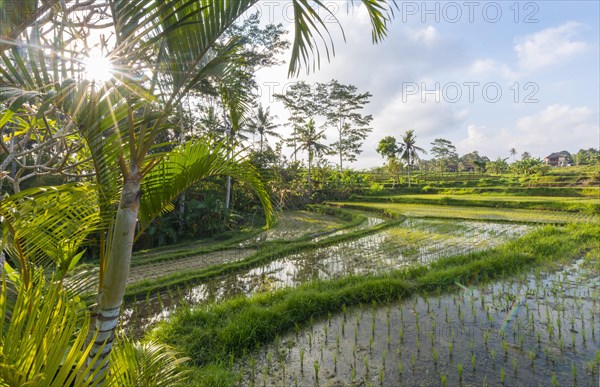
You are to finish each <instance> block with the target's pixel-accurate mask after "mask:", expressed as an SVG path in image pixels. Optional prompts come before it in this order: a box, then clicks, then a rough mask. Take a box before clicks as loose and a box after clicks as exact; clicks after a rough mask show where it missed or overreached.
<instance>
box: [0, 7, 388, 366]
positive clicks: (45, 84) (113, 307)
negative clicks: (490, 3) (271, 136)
mask: <svg viewBox="0 0 600 387" xmlns="http://www.w3.org/2000/svg"><path fill="white" fill-rule="evenodd" d="M20 2H21V0H6V1H5V2H4V3H3V10H9V9H10V10H12V12H16V13H17V14H16V17H13V18H7V19H4V20H9V22H10V20H13V19H14V20H17V21H18V23H19V24H18V26H17V25H15V31H22V34H20V35H18V36H13V35H14V34H12V33H11V34H9V36H8V38H7V39H3V40H2V45H0V60H1V63H2V66H0V84H1V85H2V88H1V89H2V93H1V94H0V106H3V109H2V112H1V115H0V122H2V125H4V124H5V123H6V122H8V120H9V119H10V116H11V115H13V114H14V113H15V112H16V111H18V110H19V109H22V108H24V107H28V108H33V109H35V110H36V111H37V112H38V114H40V115H44V114H56V115H60V116H61V117H63V118H64V117H66V121H67V122H68V123H67V124H66V125H69V126H72V127H75V128H76V129H77V133H78V134H79V136H81V139H82V141H83V143H84V144H85V146H86V151H87V152H88V154H89V156H90V160H91V161H90V172H91V173H92V174H93V176H94V178H93V182H92V183H90V184H87V185H86V188H85V190H87V191H89V190H92V191H93V192H94V199H95V200H89V201H88V206H89V208H92V209H94V211H96V215H95V218H94V216H91V217H90V219H88V220H89V224H90V226H89V229H90V230H92V229H96V228H97V229H99V230H100V239H101V242H100V247H101V249H100V265H99V266H100V267H99V275H98V279H99V280H98V293H99V295H98V304H97V308H96V324H95V334H94V342H93V343H92V346H91V349H90V350H89V353H88V365H90V366H91V367H92V372H96V371H97V370H98V369H99V370H100V371H99V372H98V373H96V375H98V374H99V375H105V373H104V370H106V369H108V367H109V365H108V364H109V362H108V359H109V355H110V353H111V350H112V342H113V340H114V338H115V329H116V327H117V325H118V321H119V316H120V309H121V305H122V302H123V295H124V291H125V284H126V281H127V277H128V274H129V268H130V261H131V254H132V246H133V242H134V239H135V236H136V231H137V229H136V226H137V225H138V223H139V225H140V226H141V228H143V227H144V225H147V224H149V221H150V220H151V219H152V218H154V217H156V216H158V215H159V214H161V213H162V212H164V211H168V210H170V209H172V204H171V203H172V201H173V199H175V198H176V197H177V196H178V195H179V194H181V193H182V192H183V191H184V190H185V189H186V188H187V187H189V186H190V185H191V184H194V183H195V182H197V181H199V180H200V179H203V178H206V177H210V176H215V175H225V176H232V177H234V178H236V179H239V180H242V181H245V182H247V183H248V184H249V185H250V186H251V187H252V188H253V189H254V191H255V192H256V193H257V195H258V197H259V199H260V200H261V202H262V204H263V207H264V210H265V216H266V218H267V226H268V225H269V222H270V219H271V215H272V206H271V204H270V201H269V198H268V195H267V192H266V190H265V188H264V186H263V184H262V181H261V179H260V175H259V174H258V172H257V171H256V169H254V168H253V167H252V166H251V165H250V163H248V162H247V161H245V160H244V158H243V157H241V154H240V153H234V154H233V155H230V154H229V153H230V151H231V148H230V147H229V146H227V144H223V143H220V142H218V141H215V140H213V139H211V138H203V139H199V140H196V141H194V142H191V143H186V144H183V145H181V146H179V147H175V148H173V149H172V150H171V151H166V152H165V151H163V149H164V148H165V146H164V145H165V144H160V143H159V139H161V138H162V137H161V135H163V134H165V133H169V132H170V131H172V130H174V129H175V128H176V120H175V119H174V115H175V111H176V109H177V107H178V106H179V104H180V103H181V101H182V99H183V98H185V96H186V94H187V93H188V91H190V90H192V89H193V88H194V87H195V86H196V85H198V84H199V83H200V82H201V81H202V80H204V79H207V78H210V77H219V78H221V79H227V74H228V73H230V72H232V71H233V69H232V65H231V64H232V63H233V62H234V58H235V55H236V52H237V50H236V47H237V46H238V42H237V40H236V39H235V38H233V39H231V41H229V42H228V43H227V44H225V45H224V46H222V47H221V46H220V47H219V50H218V51H216V50H214V49H213V47H214V44H215V42H216V41H217V39H218V38H219V37H220V36H221V35H222V34H223V33H224V31H226V30H227V29H228V28H229V27H230V26H231V25H232V23H234V22H235V20H236V19H237V18H238V17H239V16H240V15H242V14H243V13H244V12H246V11H247V10H248V9H249V8H250V7H251V6H253V5H254V4H255V3H256V2H257V0H166V1H165V0H150V1H148V0H108V1H107V2H106V3H107V4H108V7H106V4H104V3H102V4H98V5H97V6H96V3H94V2H92V3H90V4H88V3H80V2H72V1H64V2H60V3H59V2H40V3H37V2H35V1H28V2H27V4H28V7H20V6H19V4H20ZM291 2H292V5H293V10H294V27H295V34H294V44H293V48H292V58H291V61H290V67H289V74H290V75H294V74H297V73H298V72H299V71H300V69H301V68H302V67H305V68H307V69H308V68H310V67H311V64H312V66H313V68H314V67H315V66H316V65H317V64H318V63H320V50H319V49H320V48H321V50H322V49H324V50H325V52H326V55H327V58H328V59H329V57H330V55H331V54H332V53H333V42H332V41H331V37H330V35H329V31H328V30H327V25H326V23H325V20H324V19H323V17H322V16H321V15H319V13H318V12H317V9H323V10H327V7H326V6H325V4H323V3H322V1H320V0H314V1H309V0H292V1H291ZM51 3H52V4H51ZM361 3H362V4H363V6H364V7H365V9H366V10H367V12H368V14H369V16H370V19H371V22H372V26H373V39H374V40H375V41H379V40H381V39H382V38H383V37H384V36H385V33H386V30H387V24H388V21H389V20H390V19H391V14H392V13H391V11H392V9H391V7H392V6H393V3H388V2H386V1H384V0H362V1H361ZM80 4H85V7H84V8H81V9H80V8H78V7H79V6H80ZM34 5H35V6H34ZM32 9H33V11H32ZM19 12H23V14H19ZM73 12H88V14H92V16H93V13H101V14H102V15H104V16H106V17H105V18H101V20H102V21H101V22H102V23H105V24H103V25H102V28H104V29H107V30H108V31H109V32H110V33H112V34H113V36H112V38H110V39H106V38H103V37H101V38H100V43H99V45H100V49H101V50H103V52H104V53H105V54H106V58H107V60H108V61H110V62H111V63H112V66H113V68H114V71H113V78H112V79H111V80H109V81H105V82H97V81H90V80H85V79H82V77H81V76H80V74H81V72H82V71H83V70H82V69H81V67H82V61H83V59H85V58H82V57H81V50H80V48H81V47H83V48H84V50H83V52H86V50H87V48H88V47H89V45H90V42H85V41H84V42H80V41H79V40H80V39H82V38H81V37H82V36H85V34H81V32H80V31H81V28H84V29H85V28H86V27H95V26H93V25H92V26H90V25H89V24H90V23H91V22H90V21H89V20H92V19H91V18H90V19H85V20H88V21H87V23H88V25H87V26H86V25H83V26H82V25H81V23H78V22H77V21H76V20H74V18H73V17H72V16H73V15H72V13H73ZM92 12H93V13H92ZM332 16H334V17H335V15H332ZM106 20H108V23H106V22H105V21H106ZM57 21H58V22H57ZM15 23H17V22H15ZM99 23H100V22H99ZM3 28H5V26H3ZM69 31H70V35H68V36H67V35H65V34H66V33H67V32H69ZM109 46H110V47H109ZM57 189H58V190H59V191H60V192H61V194H62V195H65V197H66V196H68V195H69V193H68V191H67V190H62V189H61V188H57ZM82 190H83V189H82ZM75 191H76V190H74V191H73V192H75ZM49 192H50V191H49ZM32 194H33V193H32ZM51 194H52V193H49V194H48V195H51ZM21 195H23V197H25V196H26V195H27V192H22V193H21ZM73 195H75V193H73ZM33 196H35V197H34V200H32V201H31V203H32V205H31V206H30V210H31V211H36V208H37V205H36V203H39V202H44V200H46V199H45V198H44V194H43V193H40V192H36V193H35V195H33ZM64 200H65V202H64V203H67V202H68V201H69V200H71V199H64ZM46 201H47V200H46ZM78 203H81V202H78ZM16 205H20V206H21V207H23V206H24V204H23V203H17V204H16ZM8 207H10V206H8ZM73 208H76V207H75V206H74V207H73ZM77 208H81V207H77ZM61 211H64V208H63V206H62V205H57V206H55V207H52V206H50V205H48V207H47V210H46V212H44V213H43V214H38V216H42V217H44V218H45V217H47V218H48V219H56V218H57V214H60V213H61ZM8 219H9V220H10V219H11V218H10V217H9V218H8ZM36 221H38V222H40V224H41V225H43V226H41V227H42V228H43V227H47V230H46V232H44V233H43V236H41V237H39V238H37V239H36V237H35V236H34V235H32V233H28V232H26V231H23V230H22V229H21V227H27V226H26V221H23V219H21V218H18V219H14V221H7V222H5V224H6V225H7V226H6V230H7V231H6V233H5V234H6V235H8V237H7V238H4V239H5V240H6V241H7V243H9V244H11V245H12V247H11V248H9V249H8V251H12V253H13V261H19V262H21V263H22V265H21V266H22V269H23V270H27V269H26V267H27V266H28V262H27V260H28V259H29V257H30V256H29V254H28V253H27V251H24V250H22V249H21V250H20V246H25V245H26V246H28V247H27V248H28V249H30V250H32V251H33V252H34V253H35V254H38V255H40V256H42V255H43V256H48V257H49V258H50V259H52V257H56V256H55V255H52V254H51V252H49V251H48V247H43V246H46V245H52V243H58V242H57V241H58V240H59V239H60V238H62V237H63V236H64V235H62V234H60V235H53V234H54V233H53V230H54V227H55V226H56V225H55V223H54V222H53V221H52V220H48V221H47V222H46V223H44V221H43V219H37V218H36ZM80 221H81V219H80V218H79V217H78V216H76V215H74V216H71V217H66V218H64V219H63V220H61V221H60V222H59V224H60V227H62V228H61V230H63V231H64V233H65V235H66V234H68V230H71V229H72V226H73V224H78V222H80ZM61 222H62V223H61ZM69 223H72V224H69ZM67 224H69V225H67ZM11 227H12V228H11ZM32 238H33V239H32ZM46 238H47V239H46ZM57 238H58V239H57ZM46 242H48V243H46ZM38 243H39V244H40V246H42V247H40V248H39V250H40V251H38V250H36V248H37V247H36V245H37V244H38ZM73 254H74V251H73V249H71V250H68V251H67V253H66V256H65V257H67V258H63V259H62V261H61V263H59V264H58V266H59V267H60V268H62V269H64V268H65V267H66V268H67V269H68V268H70V267H71V266H72V263H73V262H74V260H75V259H76V257H74V256H73ZM69 257H70V258H69ZM63 261H64V262H63ZM65 265H66V266H65Z"/></svg>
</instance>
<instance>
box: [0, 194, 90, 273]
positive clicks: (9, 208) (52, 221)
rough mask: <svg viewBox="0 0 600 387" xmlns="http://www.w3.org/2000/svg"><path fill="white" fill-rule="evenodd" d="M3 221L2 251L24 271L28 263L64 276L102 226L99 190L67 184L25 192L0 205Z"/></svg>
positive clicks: (0, 215)
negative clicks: (91, 236) (89, 238)
mask: <svg viewBox="0 0 600 387" xmlns="http://www.w3.org/2000/svg"><path fill="white" fill-rule="evenodd" d="M0 221H1V225H2V227H3V234H2V235H3V238H2V245H3V246H2V247H3V248H4V249H5V250H6V251H7V252H8V254H9V256H10V257H12V258H13V261H14V263H15V264H17V265H18V266H19V267H20V269H21V270H22V271H23V270H24V271H27V264H25V262H26V261H27V262H32V263H34V264H36V265H41V266H44V267H47V268H53V269H55V270H57V271H58V272H60V273H61V274H62V275H63V276H64V275H65V274H66V273H67V272H68V271H69V270H71V269H72V268H73V267H74V265H75V264H76V263H77V261H78V260H79V258H80V257H81V253H82V251H81V248H82V247H83V246H84V245H85V244H86V242H87V238H88V235H89V234H90V233H92V232H94V231H97V230H98V229H99V228H100V226H101V222H100V217H99V210H98V206H97V193H96V189H95V187H94V186H92V185H90V184H66V185H62V186H58V187H44V188H32V189H29V190H26V191H22V192H21V193H19V194H16V195H11V196H9V197H8V198H6V199H4V200H2V201H1V202H0Z"/></svg>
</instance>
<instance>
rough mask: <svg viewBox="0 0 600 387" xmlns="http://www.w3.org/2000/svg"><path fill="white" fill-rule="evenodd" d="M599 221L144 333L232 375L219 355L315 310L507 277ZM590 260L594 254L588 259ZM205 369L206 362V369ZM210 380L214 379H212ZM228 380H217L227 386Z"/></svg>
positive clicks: (564, 254) (594, 235)
mask: <svg viewBox="0 0 600 387" xmlns="http://www.w3.org/2000/svg"><path fill="white" fill-rule="evenodd" d="M598 238H600V223H590V224H577V225H575V224H569V225H567V226H565V227H558V226H546V227H543V228H541V229H538V230H536V231H534V232H532V233H530V234H528V235H526V236H524V237H521V238H519V239H517V240H514V241H511V242H508V243H506V244H504V245H502V246H500V247H496V248H493V249H490V250H485V251H481V252H477V253H472V254H468V255H460V256H454V257H449V258H444V259H440V260H439V261H437V262H434V263H432V264H431V265H430V266H428V267H425V266H415V267H411V268H409V269H406V270H402V271H394V272H392V273H389V274H386V275H367V276H351V277H346V278H342V279H336V280H330V281H315V282H311V283H307V284H304V285H302V286H300V287H297V288H288V289H282V290H279V291H275V292H271V293H265V294H260V295H257V296H253V297H251V298H236V299H233V300H229V301H226V302H222V303H218V304H213V305H208V306H205V307H196V308H194V309H189V308H182V309H180V310H179V311H178V312H177V313H175V314H174V315H173V316H172V317H171V319H170V321H169V322H163V323H161V324H160V325H159V327H158V329H156V330H154V331H153V332H151V334H149V336H150V337H152V338H154V339H158V340H160V341H163V342H166V343H168V344H170V345H173V346H175V348H177V349H178V350H179V351H181V352H182V353H183V355H185V356H188V357H190V358H191V365H192V366H193V367H192V368H194V370H195V371H194V372H196V374H197V375H198V377H200V375H203V374H204V372H205V370H206V371H207V372H208V371H210V374H211V375H220V377H222V378H224V379H219V380H225V379H226V380H227V381H229V382H230V381H231V380H235V376H234V374H235V371H233V370H232V369H231V368H229V365H228V363H227V360H226V359H229V358H230V356H232V355H233V356H234V357H239V356H244V354H247V353H248V352H249V351H251V350H253V349H254V348H256V347H258V346H260V345H261V344H264V343H268V342H271V341H273V340H274V339H275V337H276V336H280V335H282V334H284V333H286V332H290V331H291V330H292V329H294V327H295V325H296V324H299V325H306V324H308V323H309V321H311V320H312V319H314V318H316V317H318V316H324V315H326V314H327V313H336V312H339V311H341V310H342V307H343V306H351V305H356V304H359V303H363V304H364V303H371V302H386V301H390V300H394V299H398V298H403V297H406V296H409V295H411V294H415V293H423V292H434V291H435V292H437V291H446V290H453V289H455V288H456V287H457V285H456V283H457V282H460V283H468V281H470V280H472V279H473V278H474V277H477V278H478V281H479V282H482V281H489V280H491V279H494V278H498V277H504V276H509V275H514V274H516V273H519V272H522V271H523V270H525V269H528V268H529V267H531V266H533V265H545V264H550V265H551V264H554V263H556V262H566V261H568V260H570V259H572V258H574V257H578V256H581V255H583V254H585V252H586V251H594V250H591V249H593V248H594V247H595V248H596V249H597V244H598V242H597V241H598ZM596 259H597V257H596ZM207 367H208V368H207ZM213 382H214V383H215V385H217V384H216V383H219V381H217V380H215V381H213ZM229 382H225V381H224V382H223V383H224V384H229Z"/></svg>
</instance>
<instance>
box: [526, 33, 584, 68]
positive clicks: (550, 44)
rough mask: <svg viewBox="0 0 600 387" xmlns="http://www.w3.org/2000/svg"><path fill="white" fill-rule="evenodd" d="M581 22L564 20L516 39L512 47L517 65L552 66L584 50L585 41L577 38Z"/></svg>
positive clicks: (531, 66)
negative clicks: (559, 23)
mask: <svg viewBox="0 0 600 387" xmlns="http://www.w3.org/2000/svg"><path fill="white" fill-rule="evenodd" d="M580 27H581V24H579V23H576V22H566V23H564V24H562V25H560V26H558V27H555V28H547V29H545V30H542V31H539V32H536V33H534V34H531V35H527V36H524V37H521V38H517V39H516V44H515V46H514V49H515V51H516V53H517V56H518V57H519V66H520V67H521V68H523V69H524V70H528V71H533V70H538V69H541V68H544V67H548V66H552V65H555V64H558V63H561V62H564V61H567V60H568V59H569V58H571V57H573V56H575V55H577V54H579V53H581V52H583V51H585V50H586V49H587V47H588V45H587V43H586V42H584V41H581V40H577V30H578V29H579V28H580Z"/></svg>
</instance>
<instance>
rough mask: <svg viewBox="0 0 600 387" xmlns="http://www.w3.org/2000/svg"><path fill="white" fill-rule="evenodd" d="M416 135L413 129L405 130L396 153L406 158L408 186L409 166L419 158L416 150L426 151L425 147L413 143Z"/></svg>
mask: <svg viewBox="0 0 600 387" xmlns="http://www.w3.org/2000/svg"><path fill="white" fill-rule="evenodd" d="M416 140H417V137H416V136H415V133H414V130H407V131H406V132H405V133H404V135H403V136H402V142H401V143H400V148H399V150H398V153H400V157H401V158H403V159H405V160H406V171H407V174H408V186H409V187H410V167H411V166H412V164H413V162H414V161H415V160H418V159H419V155H418V154H417V152H421V153H427V152H426V151H425V149H423V148H419V147H418V146H416V145H415V143H416Z"/></svg>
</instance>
